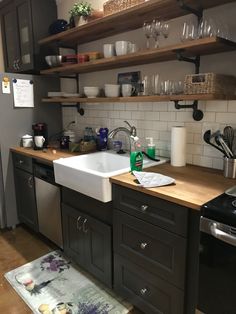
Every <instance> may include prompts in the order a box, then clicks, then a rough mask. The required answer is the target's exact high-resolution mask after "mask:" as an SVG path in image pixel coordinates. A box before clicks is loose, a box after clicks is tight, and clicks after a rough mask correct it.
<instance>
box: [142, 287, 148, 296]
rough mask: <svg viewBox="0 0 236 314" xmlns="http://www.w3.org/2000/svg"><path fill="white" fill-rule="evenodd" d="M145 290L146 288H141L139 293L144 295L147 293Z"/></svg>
mask: <svg viewBox="0 0 236 314" xmlns="http://www.w3.org/2000/svg"><path fill="white" fill-rule="evenodd" d="M147 291H148V290H147V288H143V289H141V290H140V294H141V295H145V294H146V293H147Z"/></svg>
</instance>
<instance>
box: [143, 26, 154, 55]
mask: <svg viewBox="0 0 236 314" xmlns="http://www.w3.org/2000/svg"><path fill="white" fill-rule="evenodd" d="M143 31H144V34H145V36H146V47H147V49H149V48H150V38H151V37H152V35H153V30H152V23H149V22H144V23H143Z"/></svg>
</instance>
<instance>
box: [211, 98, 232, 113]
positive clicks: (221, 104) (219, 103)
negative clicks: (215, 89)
mask: <svg viewBox="0 0 236 314" xmlns="http://www.w3.org/2000/svg"><path fill="white" fill-rule="evenodd" d="M227 107H228V104H227V101H226V100H208V101H207V103H206V111H213V112H226V111H227Z"/></svg>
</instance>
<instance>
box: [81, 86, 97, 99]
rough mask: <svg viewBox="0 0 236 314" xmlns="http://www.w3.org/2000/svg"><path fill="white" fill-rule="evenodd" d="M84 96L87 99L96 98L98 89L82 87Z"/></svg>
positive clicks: (95, 87)
mask: <svg viewBox="0 0 236 314" xmlns="http://www.w3.org/2000/svg"><path fill="white" fill-rule="evenodd" d="M84 94H85V96H86V97H88V98H94V97H97V96H98V94H99V87H97V86H85V87H84Z"/></svg>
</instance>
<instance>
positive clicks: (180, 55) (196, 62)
mask: <svg viewBox="0 0 236 314" xmlns="http://www.w3.org/2000/svg"><path fill="white" fill-rule="evenodd" d="M175 52H176V57H177V60H179V61H185V62H190V63H193V64H194V65H195V74H198V73H199V70H200V56H199V55H198V56H196V57H195V58H189V57H185V56H184V55H183V53H184V49H178V50H175Z"/></svg>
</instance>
